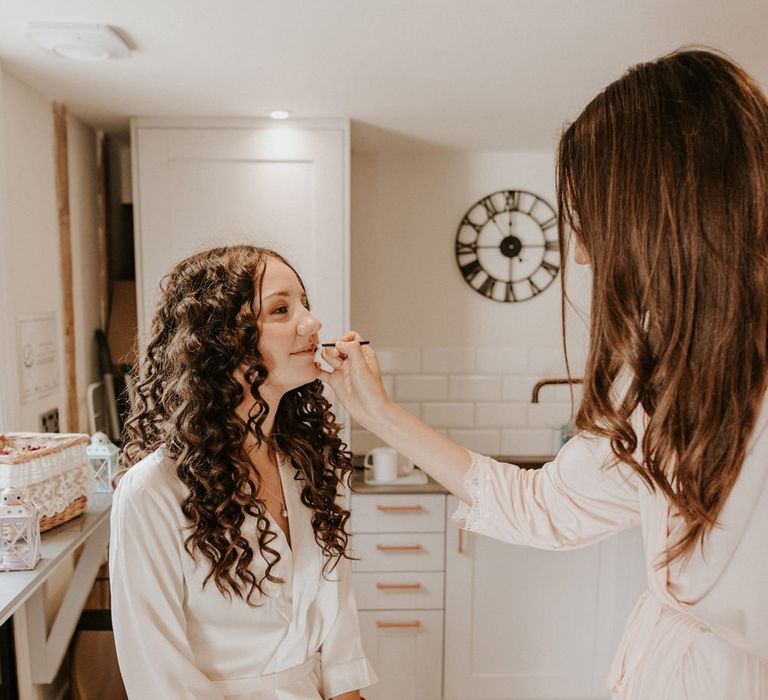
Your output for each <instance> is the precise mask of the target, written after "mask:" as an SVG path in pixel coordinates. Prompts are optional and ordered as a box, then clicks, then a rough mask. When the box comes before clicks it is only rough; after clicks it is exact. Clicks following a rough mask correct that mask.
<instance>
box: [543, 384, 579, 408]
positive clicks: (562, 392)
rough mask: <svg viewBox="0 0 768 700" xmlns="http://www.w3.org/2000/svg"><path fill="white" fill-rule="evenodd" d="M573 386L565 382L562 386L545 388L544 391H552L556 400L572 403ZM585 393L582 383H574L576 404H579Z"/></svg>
mask: <svg viewBox="0 0 768 700" xmlns="http://www.w3.org/2000/svg"><path fill="white" fill-rule="evenodd" d="M570 389H571V387H570V386H568V385H567V384H564V385H562V386H555V387H552V389H549V387H547V389H543V390H542V391H547V390H549V391H550V392H551V395H550V396H551V398H552V399H553V400H554V401H567V402H569V403H570V401H571V392H570ZM583 395H584V387H583V386H582V385H581V384H574V385H573V401H574V404H575V405H576V406H578V405H579V403H580V402H581V397H582V396H583Z"/></svg>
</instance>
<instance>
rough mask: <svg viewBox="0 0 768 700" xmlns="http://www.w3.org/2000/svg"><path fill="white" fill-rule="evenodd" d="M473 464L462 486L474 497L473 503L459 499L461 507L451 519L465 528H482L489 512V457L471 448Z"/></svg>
mask: <svg viewBox="0 0 768 700" xmlns="http://www.w3.org/2000/svg"><path fill="white" fill-rule="evenodd" d="M467 452H469V456H470V457H471V458H472V464H471V465H470V467H469V469H468V470H467V472H466V474H464V479H463V480H462V486H464V490H465V491H466V492H467V494H469V497H470V498H471V499H472V503H471V504H470V503H465V502H464V501H459V507H458V508H457V509H456V511H455V512H454V513H453V515H452V516H451V520H452V521H453V522H454V523H456V525H458V526H459V527H460V528H462V529H464V530H475V531H478V530H482V529H483V526H484V525H485V523H486V522H487V520H488V517H489V513H488V510H487V508H486V506H485V501H486V498H485V492H486V484H487V480H488V471H489V469H488V458H487V457H483V456H482V455H479V454H476V453H475V452H472V451H470V450H467Z"/></svg>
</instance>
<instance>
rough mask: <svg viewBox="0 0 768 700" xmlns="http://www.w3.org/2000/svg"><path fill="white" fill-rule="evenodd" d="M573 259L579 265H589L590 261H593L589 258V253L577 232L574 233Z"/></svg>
mask: <svg viewBox="0 0 768 700" xmlns="http://www.w3.org/2000/svg"><path fill="white" fill-rule="evenodd" d="M573 259H574V260H575V261H576V263H577V264H579V265H589V263H590V262H592V261H591V260H590V259H589V254H588V253H587V251H586V249H585V248H584V245H583V244H582V242H581V240H579V237H578V236H577V235H576V234H574V235H573Z"/></svg>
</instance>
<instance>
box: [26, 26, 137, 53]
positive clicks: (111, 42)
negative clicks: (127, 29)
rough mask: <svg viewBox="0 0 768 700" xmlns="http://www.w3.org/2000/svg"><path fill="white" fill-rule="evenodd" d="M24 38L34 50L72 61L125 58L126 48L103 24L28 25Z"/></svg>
mask: <svg viewBox="0 0 768 700" xmlns="http://www.w3.org/2000/svg"><path fill="white" fill-rule="evenodd" d="M25 33H26V35H27V36H28V37H29V38H30V39H32V40H33V41H34V42H35V43H36V44H38V46H41V47H42V48H43V49H45V50H46V51H48V52H49V53H52V54H54V55H55V56H59V57H60V58H69V59H71V60H73V61H104V60H106V59H108V58H128V56H130V54H131V50H130V48H129V47H128V44H126V43H125V41H123V39H122V38H120V36H119V35H118V34H117V33H116V32H115V31H114V30H113V29H111V28H110V27H108V26H107V25H106V24H81V23H73V22H28V23H27V28H26V31H25Z"/></svg>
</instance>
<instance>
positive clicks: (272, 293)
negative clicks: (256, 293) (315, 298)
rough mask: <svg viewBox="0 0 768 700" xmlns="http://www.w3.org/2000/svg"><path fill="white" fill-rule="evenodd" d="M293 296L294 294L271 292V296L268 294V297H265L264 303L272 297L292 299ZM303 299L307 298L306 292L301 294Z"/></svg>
mask: <svg viewBox="0 0 768 700" xmlns="http://www.w3.org/2000/svg"><path fill="white" fill-rule="evenodd" d="M293 294H294V293H293V292H289V291H279V292H271V293H270V294H267V296H265V297H264V301H266V300H267V299H271V298H272V297H292V296H293ZM301 298H302V299H306V298H307V295H306V293H305V292H302V293H301Z"/></svg>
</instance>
